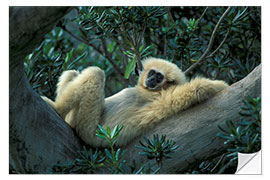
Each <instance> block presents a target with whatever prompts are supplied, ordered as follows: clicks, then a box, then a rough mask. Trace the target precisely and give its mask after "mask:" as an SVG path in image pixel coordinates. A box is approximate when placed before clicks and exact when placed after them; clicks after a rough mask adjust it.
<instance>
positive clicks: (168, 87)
mask: <svg viewBox="0 0 270 180" xmlns="http://www.w3.org/2000/svg"><path fill="white" fill-rule="evenodd" d="M104 84H105V76H104V72H103V71H102V70H101V69H100V68H98V67H88V68H86V69H84V70H83V71H82V72H81V73H79V72H78V71H75V70H68V71H65V72H63V74H62V75H61V77H60V78H59V82H58V84H57V96H56V98H55V101H54V102H53V101H52V100H50V99H48V98H46V97H42V98H43V99H44V100H45V101H46V102H47V103H49V104H50V105H51V106H52V107H53V108H54V109H55V110H56V111H57V113H58V114H59V115H60V116H61V117H62V118H63V119H65V121H66V122H67V123H68V124H69V125H70V126H71V127H72V128H74V129H75V130H76V132H77V134H78V135H79V136H80V137H81V138H82V140H83V141H85V142H86V143H87V144H88V145H90V146H92V147H105V146H106V142H105V141H104V140H102V139H100V138H98V137H97V136H96V129H97V125H98V124H100V125H101V126H102V127H103V128H106V127H107V126H109V127H110V128H113V127H114V126H115V125H117V124H118V125H123V126H124V127H123V129H122V131H121V133H120V135H119V137H118V141H117V143H116V145H117V146H126V145H127V144H128V143H129V142H131V141H132V140H133V139H134V138H135V137H137V136H139V135H141V134H143V133H144V132H145V131H147V130H149V129H151V128H152V127H153V126H154V125H156V124H157V123H159V122H160V121H162V120H164V119H165V118H166V117H169V116H171V115H173V114H175V113H178V112H180V111H182V110H185V109H187V108H188V107H190V106H191V105H194V104H196V103H200V102H202V101H204V100H206V99H209V98H210V97H212V96H213V95H214V94H216V93H217V92H219V91H221V90H223V89H224V88H226V87H227V86H228V85H227V84H226V83H225V82H224V81H219V80H210V79H206V78H199V77H197V78H195V79H193V80H191V81H190V82H186V78H185V75H184V73H183V72H182V71H181V70H180V69H179V68H178V67H177V66H176V65H175V64H173V63H170V62H168V61H166V60H162V59H157V58H148V59H146V60H144V61H143V71H142V72H141V74H140V76H139V79H138V84H137V85H136V86H135V87H132V88H126V89H123V90H122V91H120V92H119V93H117V94H115V95H113V96H111V97H108V98H106V99H105V98H104Z"/></svg>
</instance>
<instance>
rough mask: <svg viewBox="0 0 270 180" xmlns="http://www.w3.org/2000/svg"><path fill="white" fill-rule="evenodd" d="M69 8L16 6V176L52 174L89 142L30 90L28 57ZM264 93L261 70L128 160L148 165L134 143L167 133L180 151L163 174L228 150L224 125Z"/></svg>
mask: <svg viewBox="0 0 270 180" xmlns="http://www.w3.org/2000/svg"><path fill="white" fill-rule="evenodd" d="M69 10H70V8H67V7H11V8H10V20H9V23H10V37H9V38H10V44H9V50H10V55H9V58H10V61H9V164H10V172H11V173H16V172H17V173H46V172H47V168H48V167H51V166H52V164H53V163H56V162H57V161H65V160H73V159H74V158H75V157H76V155H77V153H76V152H77V151H79V150H81V149H82V146H83V145H84V143H83V142H82V141H81V140H80V139H79V138H78V137H77V136H76V134H75V133H74V131H73V130H72V129H71V128H70V127H69V126H68V125H67V124H66V123H65V122H64V120H62V119H61V118H60V117H59V116H58V115H57V113H56V112H55V111H54V110H53V109H52V108H51V107H50V106H48V105H47V104H46V103H45V102H44V101H43V100H42V99H41V98H40V97H39V95H38V94H37V93H35V92H34V91H33V89H32V87H31V86H30V84H29V82H28V80H27V78H26V76H25V74H24V66H23V62H24V58H25V56H26V55H28V54H29V53H31V52H32V51H33V50H34V48H35V47H37V46H38V45H39V44H40V42H42V40H43V37H44V35H45V34H46V33H48V32H49V31H50V30H51V29H52V28H53V27H54V26H55V24H56V23H57V21H58V20H59V19H60V18H61V17H63V16H64V15H65V14H66V13H67V12H68V11H69ZM260 93H261V66H258V67H257V68H256V69H255V70H254V71H253V72H252V73H251V74H250V75H248V76H247V77H246V78H244V79H243V80H241V81H239V82H237V83H235V84H233V85H232V86H230V87H228V88H227V89H226V90H224V91H222V92H220V93H218V94H217V95H216V96H215V97H213V98H212V99H210V100H208V101H206V102H204V103H202V104H199V105H197V106H194V107H193V108H190V109H188V110H186V111H183V112H180V113H179V114H177V115H175V116H173V117H171V118H168V119H166V120H164V121H163V122H161V123H160V124H158V125H157V126H156V127H155V128H153V129H151V130H149V132H148V133H146V134H144V135H142V136H140V137H138V138H136V139H135V140H134V141H133V142H132V143H131V144H129V145H128V146H127V149H128V151H127V153H126V160H127V161H128V162H131V160H132V159H136V160H137V161H140V162H144V161H145V160H144V159H145V157H141V156H139V155H138V151H139V149H137V148H135V147H134V145H135V144H138V140H140V139H142V137H143V136H147V137H152V134H160V135H161V134H166V135H167V137H169V138H172V139H173V140H174V141H176V143H177V144H178V145H180V148H179V149H178V150H177V152H176V153H175V154H174V156H173V159H171V160H165V161H164V162H163V168H162V171H161V172H162V173H175V172H177V171H181V170H184V169H185V168H186V167H187V166H188V165H189V163H192V162H194V161H195V158H196V159H201V160H204V159H207V158H208V157H209V156H214V155H216V154H218V153H220V152H221V151H223V150H224V149H225V148H226V147H225V145H224V144H223V140H221V139H219V138H218V137H217V136H216V134H217V133H218V128H217V125H218V124H222V123H223V122H224V121H225V120H227V119H230V120H232V121H233V122H237V121H238V120H239V119H240V116H239V114H238V112H239V110H240V106H241V105H242V100H243V98H244V97H245V96H248V95H249V96H251V97H257V96H260Z"/></svg>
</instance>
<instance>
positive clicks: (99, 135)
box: [96, 133, 106, 140]
mask: <svg viewBox="0 0 270 180" xmlns="http://www.w3.org/2000/svg"><path fill="white" fill-rule="evenodd" d="M96 136H97V137H100V138H102V139H104V140H106V137H105V136H104V135H101V134H98V133H96Z"/></svg>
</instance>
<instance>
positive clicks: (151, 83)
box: [146, 78, 157, 89]
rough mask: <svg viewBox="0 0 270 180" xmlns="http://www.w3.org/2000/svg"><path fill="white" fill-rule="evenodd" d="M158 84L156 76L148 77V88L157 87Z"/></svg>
mask: <svg viewBox="0 0 270 180" xmlns="http://www.w3.org/2000/svg"><path fill="white" fill-rule="evenodd" d="M156 85H157V81H156V79H155V78H150V79H148V80H147V81H146V86H147V87H148V88H152V89H153V88H155V87H156Z"/></svg>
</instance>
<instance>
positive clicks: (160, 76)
mask: <svg viewBox="0 0 270 180" xmlns="http://www.w3.org/2000/svg"><path fill="white" fill-rule="evenodd" d="M163 79H164V76H163V75H162V74H161V73H159V72H157V74H156V80H157V83H161V82H162V81H163Z"/></svg>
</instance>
